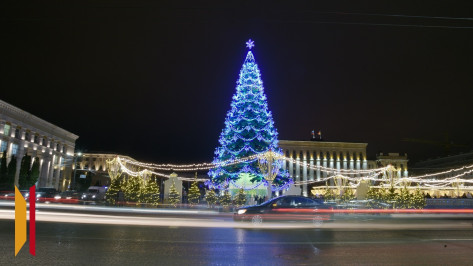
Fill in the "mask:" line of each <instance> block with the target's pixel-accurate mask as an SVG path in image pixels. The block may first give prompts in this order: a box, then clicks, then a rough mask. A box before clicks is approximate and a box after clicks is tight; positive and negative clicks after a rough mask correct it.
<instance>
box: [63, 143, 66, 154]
mask: <svg viewBox="0 0 473 266" xmlns="http://www.w3.org/2000/svg"><path fill="white" fill-rule="evenodd" d="M62 153H66V145H64V146H62Z"/></svg>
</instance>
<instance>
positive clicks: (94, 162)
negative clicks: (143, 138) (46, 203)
mask: <svg viewBox="0 0 473 266" xmlns="http://www.w3.org/2000/svg"><path fill="white" fill-rule="evenodd" d="M117 156H119V157H121V158H125V159H128V160H131V161H135V160H134V159H133V158H131V157H128V156H123V155H119V154H115V153H77V154H76V157H75V158H74V163H73V171H74V172H73V174H72V182H71V186H70V187H69V189H72V190H80V191H83V190H86V189H87V188H88V187H89V186H106V187H108V186H110V182H111V178H110V176H109V174H108V167H109V165H107V161H108V160H113V159H115V158H116V157H117Z"/></svg>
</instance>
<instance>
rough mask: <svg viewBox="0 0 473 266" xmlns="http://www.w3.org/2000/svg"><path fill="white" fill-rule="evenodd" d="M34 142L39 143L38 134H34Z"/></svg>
mask: <svg viewBox="0 0 473 266" xmlns="http://www.w3.org/2000/svg"><path fill="white" fill-rule="evenodd" d="M34 143H36V144H39V137H38V135H34Z"/></svg>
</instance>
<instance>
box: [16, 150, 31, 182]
mask: <svg viewBox="0 0 473 266" xmlns="http://www.w3.org/2000/svg"><path fill="white" fill-rule="evenodd" d="M30 165H31V156H29V155H25V156H23V158H21V166H20V175H19V178H18V185H19V186H20V188H21V189H24V188H28V183H29V182H28V179H30V178H29V175H30V173H31V172H30Z"/></svg>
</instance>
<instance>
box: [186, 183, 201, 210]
mask: <svg viewBox="0 0 473 266" xmlns="http://www.w3.org/2000/svg"><path fill="white" fill-rule="evenodd" d="M187 197H188V200H189V203H190V204H197V203H199V199H200V189H199V186H197V181H196V180H194V182H192V185H191V187H190V189H189V195H188V196H187Z"/></svg>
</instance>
